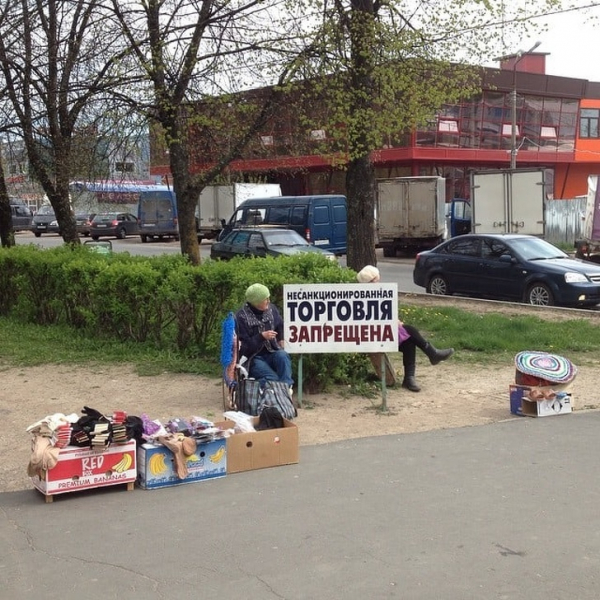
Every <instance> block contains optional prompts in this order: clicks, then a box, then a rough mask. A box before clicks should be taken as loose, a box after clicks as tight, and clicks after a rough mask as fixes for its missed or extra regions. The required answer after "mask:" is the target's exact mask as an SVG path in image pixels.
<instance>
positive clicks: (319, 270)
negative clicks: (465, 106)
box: [0, 245, 367, 391]
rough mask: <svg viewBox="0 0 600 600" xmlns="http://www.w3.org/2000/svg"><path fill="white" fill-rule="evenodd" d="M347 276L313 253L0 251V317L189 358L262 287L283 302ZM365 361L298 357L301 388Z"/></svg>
mask: <svg viewBox="0 0 600 600" xmlns="http://www.w3.org/2000/svg"><path fill="white" fill-rule="evenodd" d="M354 281H356V280H355V273H354V271H352V270H351V269H347V268H343V267H340V266H339V265H338V264H337V263H332V262H331V261H330V260H328V259H326V258H324V257H322V256H319V255H316V254H304V255H300V256H294V257H280V258H266V259H263V258H260V259H235V260H232V261H228V262H224V261H211V260H207V261H205V262H204V263H203V264H202V265H200V266H194V265H191V264H190V263H189V262H187V260H186V259H184V257H182V256H171V255H162V256H154V257H141V256H131V255H129V254H128V253H113V254H110V255H101V254H98V253H95V252H93V251H92V250H90V249H89V248H87V247H85V246H82V247H77V248H72V247H66V246H65V247H61V248H56V249H41V248H39V247H37V246H33V245H30V246H22V245H19V246H15V247H11V248H2V249H0V314H2V315H5V316H10V317H12V318H16V319H18V320H20V321H22V322H27V323H37V324H39V325H48V326H50V325H58V324H60V325H68V326H69V327H73V328H75V329H77V330H78V331H79V332H80V333H81V334H83V335H85V336H86V337H87V336H89V337H105V338H109V339H119V340H122V341H133V342H139V343H144V344H151V345H152V346H153V347H155V348H159V349H166V350H170V351H174V352H179V353H182V354H185V355H186V356H192V357H195V356H197V357H203V358H208V359H213V360H214V361H215V363H217V362H218V360H219V357H220V345H221V323H222V321H223V319H224V318H225V317H226V315H227V314H228V312H229V311H235V310H237V309H238V308H239V307H240V306H241V305H242V304H243V302H244V293H245V290H246V288H247V287H248V286H249V285H251V284H252V283H256V282H260V283H264V284H265V285H266V286H267V287H268V288H269V289H270V290H271V300H272V301H273V302H274V303H275V304H276V305H277V306H278V307H281V306H282V302H283V285H284V284H285V283H349V282H354ZM362 359H364V357H360V358H357V357H356V356H352V355H312V356H306V357H305V358H304V365H303V367H304V380H305V383H306V389H307V391H317V390H318V391H321V390H323V389H326V388H327V387H328V385H329V384H330V383H333V382H334V381H335V382H341V381H343V382H348V381H350V380H352V379H353V378H355V377H357V376H363V375H364V374H365V373H366V369H367V367H366V363H365V362H364V361H363V360H362Z"/></svg>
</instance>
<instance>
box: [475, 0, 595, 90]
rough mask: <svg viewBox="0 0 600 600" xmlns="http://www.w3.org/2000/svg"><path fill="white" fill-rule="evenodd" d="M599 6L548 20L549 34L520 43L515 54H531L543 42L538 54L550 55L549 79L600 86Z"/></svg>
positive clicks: (585, 3)
mask: <svg viewBox="0 0 600 600" xmlns="http://www.w3.org/2000/svg"><path fill="white" fill-rule="evenodd" d="M577 4H579V5H581V6H587V5H589V4H593V2H592V1H591V0H590V1H586V0H580V2H578V3H577ZM596 4H597V6H596V7H594V8H592V9H588V10H587V12H584V11H583V10H582V11H574V12H571V13H565V14H561V15H554V16H551V17H548V18H547V23H548V26H549V29H548V31H547V32H545V33H540V34H539V35H537V36H536V37H532V38H530V39H523V40H521V44H520V45H519V47H517V48H515V50H514V52H518V51H519V50H523V51H525V50H528V49H529V48H531V47H532V46H533V45H534V44H535V43H536V42H537V41H540V42H541V44H540V46H539V47H538V48H537V50H536V52H545V53H548V56H546V74H547V75H558V76H562V77H576V78H579V79H589V80H590V81H598V82H600V3H596ZM511 52H512V51H511ZM486 66H494V67H497V66H498V63H494V62H490V63H488V64H486Z"/></svg>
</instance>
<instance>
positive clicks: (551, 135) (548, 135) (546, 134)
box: [540, 125, 557, 140]
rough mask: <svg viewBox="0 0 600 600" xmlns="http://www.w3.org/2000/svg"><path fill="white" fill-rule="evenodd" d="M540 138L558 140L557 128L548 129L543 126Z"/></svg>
mask: <svg viewBox="0 0 600 600" xmlns="http://www.w3.org/2000/svg"><path fill="white" fill-rule="evenodd" d="M540 137H542V138H544V139H554V140H555V139H556V138H557V135H556V127H547V126H545V125H542V130H541V132H540Z"/></svg>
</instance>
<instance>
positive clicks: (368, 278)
mask: <svg viewBox="0 0 600 600" xmlns="http://www.w3.org/2000/svg"><path fill="white" fill-rule="evenodd" d="M356 279H357V280H358V282H359V283H377V282H378V281H380V279H381V276H380V273H379V269H378V268H377V267H374V266H373V265H367V266H366V267H363V268H362V269H361V270H360V271H359V272H358V273H357V275H356ZM417 348H419V349H420V350H421V351H423V353H424V354H425V356H427V358H428V359H429V362H430V363H431V364H432V365H437V364H439V363H441V362H442V361H443V360H446V359H447V358H450V356H452V354H454V348H447V349H445V350H438V349H437V348H435V347H434V346H433V344H431V343H430V342H428V341H427V340H426V339H425V338H424V337H423V336H422V335H421V333H420V332H419V330H418V329H417V328H416V327H413V326H412V325H407V324H406V323H403V322H402V321H398V352H402V364H403V366H404V379H403V380H402V387H404V388H406V389H407V390H410V391H411V392H420V391H421V388H420V387H419V386H418V384H417V381H416V379H415V370H416V365H417V360H416V358H417V357H416V354H417V351H416V349H417Z"/></svg>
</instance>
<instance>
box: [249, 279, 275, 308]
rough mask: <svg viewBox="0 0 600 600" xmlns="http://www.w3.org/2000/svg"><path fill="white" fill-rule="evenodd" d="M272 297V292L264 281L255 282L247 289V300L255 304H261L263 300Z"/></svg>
mask: <svg viewBox="0 0 600 600" xmlns="http://www.w3.org/2000/svg"><path fill="white" fill-rule="evenodd" d="M270 297H271V292H269V288H268V287H267V286H266V285H263V284H262V283H253V284H252V285H251V286H250V287H249V288H248V289H247V290H246V302H249V303H250V304H253V305H256V304H260V303H261V302H262V301H263V300H266V299H267V298H270Z"/></svg>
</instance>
